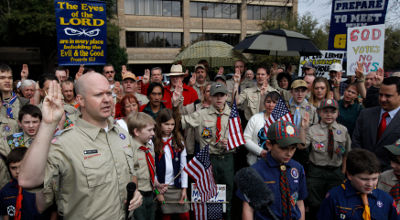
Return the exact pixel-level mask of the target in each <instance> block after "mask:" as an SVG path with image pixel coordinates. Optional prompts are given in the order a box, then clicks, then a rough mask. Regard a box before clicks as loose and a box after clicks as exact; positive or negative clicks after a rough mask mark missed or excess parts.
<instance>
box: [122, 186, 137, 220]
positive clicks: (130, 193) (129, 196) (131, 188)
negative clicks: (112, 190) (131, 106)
mask: <svg viewBox="0 0 400 220" xmlns="http://www.w3.org/2000/svg"><path fill="white" fill-rule="evenodd" d="M135 191H136V184H135V183H134V182H130V183H128V184H127V185H126V192H127V197H126V204H125V220H128V219H129V218H128V217H129V210H128V208H129V203H130V201H131V200H132V198H133V194H134V193H135Z"/></svg>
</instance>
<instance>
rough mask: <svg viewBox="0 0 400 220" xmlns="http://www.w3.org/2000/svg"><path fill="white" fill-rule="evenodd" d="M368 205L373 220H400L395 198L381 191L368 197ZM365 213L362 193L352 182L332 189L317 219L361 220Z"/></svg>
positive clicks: (377, 190)
mask: <svg viewBox="0 0 400 220" xmlns="http://www.w3.org/2000/svg"><path fill="white" fill-rule="evenodd" d="M368 204H369V207H370V210H371V219H375V220H385V219H400V215H399V213H398V212H397V211H396V204H395V202H394V200H393V198H392V197H391V196H390V195H389V194H387V193H386V192H384V191H382V190H380V189H374V190H373V191H372V193H371V194H369V195H368ZM363 212H364V207H363V203H362V200H361V196H360V193H358V192H357V190H356V189H354V187H353V186H352V185H351V182H350V181H346V182H345V183H344V184H342V185H340V186H337V187H335V188H332V189H331V190H330V191H329V192H328V194H327V196H326V198H325V199H324V201H322V204H321V207H320V209H319V213H318V216H317V219H321V220H330V219H346V220H347V219H360V220H362V219H363V218H362V214H363Z"/></svg>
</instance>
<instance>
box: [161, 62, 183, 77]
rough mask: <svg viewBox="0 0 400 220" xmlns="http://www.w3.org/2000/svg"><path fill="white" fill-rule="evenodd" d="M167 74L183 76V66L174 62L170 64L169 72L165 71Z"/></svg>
mask: <svg viewBox="0 0 400 220" xmlns="http://www.w3.org/2000/svg"><path fill="white" fill-rule="evenodd" d="M166 75H167V76H183V75H185V73H184V72H183V68H182V65H181V64H176V65H172V66H171V71H170V73H166Z"/></svg>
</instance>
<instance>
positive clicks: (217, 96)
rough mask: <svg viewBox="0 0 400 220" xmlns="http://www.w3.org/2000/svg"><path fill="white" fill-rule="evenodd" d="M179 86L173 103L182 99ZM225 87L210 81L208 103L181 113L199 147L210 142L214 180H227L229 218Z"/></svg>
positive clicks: (231, 164)
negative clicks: (205, 105)
mask: <svg viewBox="0 0 400 220" xmlns="http://www.w3.org/2000/svg"><path fill="white" fill-rule="evenodd" d="M180 90H182V89H181V88H178V90H175V92H174V94H173V97H172V100H173V105H174V107H177V106H178V105H179V104H180V103H181V102H182V99H181V98H180V97H182V95H181V91H180ZM227 94H228V90H227V88H226V86H225V84H221V83H213V84H212V85H211V88H210V95H211V106H210V107H209V108H205V109H201V110H199V111H196V112H194V113H191V114H189V115H182V120H181V123H182V127H183V128H184V129H185V128H186V127H187V126H189V125H190V126H192V127H194V128H195V129H196V133H197V135H199V137H200V148H203V147H205V146H206V145H209V146H210V160H211V164H212V166H213V174H214V179H215V182H216V183H218V184H226V201H228V202H229V203H228V204H227V209H226V218H224V219H230V217H231V216H230V209H231V205H230V202H231V199H232V192H233V177H234V159H233V151H234V150H230V151H227V150H226V146H227V144H228V131H227V129H228V120H229V115H230V113H231V108H230V107H229V106H228V105H227V104H226V100H227V98H228V95H227Z"/></svg>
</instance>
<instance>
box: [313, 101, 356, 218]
mask: <svg viewBox="0 0 400 220" xmlns="http://www.w3.org/2000/svg"><path fill="white" fill-rule="evenodd" d="M318 114H319V116H320V117H321V121H320V123H319V124H316V125H313V126H311V127H310V128H309V130H308V132H307V136H306V146H307V147H308V146H310V148H309V149H310V155H309V160H310V164H309V169H308V170H307V187H308V191H309V192H310V195H309V197H308V198H307V202H308V205H309V207H310V215H311V217H314V216H315V214H316V212H317V211H318V209H319V205H320V203H321V201H322V200H323V198H324V197H325V194H326V193H327V191H328V190H329V189H331V188H333V187H335V186H338V185H340V184H341V183H342V182H343V179H344V172H345V169H346V155H347V153H348V152H349V151H350V146H351V139H350V136H349V134H348V132H347V129H346V127H344V126H343V125H340V124H338V123H337V122H336V118H337V117H338V103H337V101H336V100H334V99H324V100H322V101H321V103H320V106H319V108H318Z"/></svg>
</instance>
